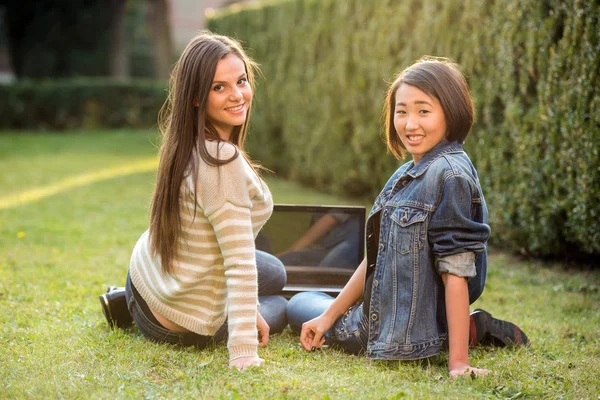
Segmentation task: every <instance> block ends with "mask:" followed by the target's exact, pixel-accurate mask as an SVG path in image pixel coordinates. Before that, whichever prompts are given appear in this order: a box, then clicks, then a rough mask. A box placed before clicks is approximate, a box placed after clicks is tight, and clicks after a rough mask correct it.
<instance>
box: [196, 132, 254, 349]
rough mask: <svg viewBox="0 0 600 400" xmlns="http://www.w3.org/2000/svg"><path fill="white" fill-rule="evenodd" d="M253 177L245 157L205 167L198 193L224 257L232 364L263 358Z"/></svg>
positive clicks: (223, 154)
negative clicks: (258, 322)
mask: <svg viewBox="0 0 600 400" xmlns="http://www.w3.org/2000/svg"><path fill="white" fill-rule="evenodd" d="M233 154H235V148H234V147H233V146H232V145H231V144H229V143H226V144H225V145H224V146H223V147H222V148H221V151H220V154H219V158H222V159H227V158H230V157H231V156H232V155H233ZM251 173H252V171H251V169H250V167H249V166H248V165H247V163H246V161H245V160H244V158H243V157H242V156H241V155H238V156H237V158H236V159H234V160H233V161H231V162H229V163H227V164H224V165H221V166H218V167H217V166H206V167H205V168H202V169H201V170H200V171H199V177H198V179H199V182H198V190H197V192H196V193H197V196H198V201H199V202H200V205H201V207H202V208H203V210H204V214H205V215H206V217H207V219H208V221H209V222H210V224H211V225H212V227H213V230H214V232H215V236H216V240H217V243H218V245H219V249H220V251H221V254H222V256H223V265H224V267H225V281H226V290H227V318H228V329H229V339H228V343H227V348H228V350H229V357H230V359H231V360H233V359H235V358H239V357H250V356H257V355H258V332H257V328H256V313H257V304H258V283H257V269H256V253H255V246H254V234H253V229H252V219H251V207H252V201H251V198H250V182H251V179H252V175H251Z"/></svg>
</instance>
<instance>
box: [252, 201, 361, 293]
mask: <svg viewBox="0 0 600 400" xmlns="http://www.w3.org/2000/svg"><path fill="white" fill-rule="evenodd" d="M365 216H366V208H365V207H361V206H317V205H295V204H276V205H275V206H274V209H273V214H272V215H271V218H269V220H268V221H267V223H266V224H265V226H264V227H263V229H262V230H261V231H260V233H259V234H258V236H257V238H256V241H255V244H256V248H257V249H258V250H262V251H266V252H267V253H270V254H273V255H275V256H277V257H278V258H279V259H280V260H281V261H282V262H283V264H284V265H285V269H286V272H287V284H286V286H285V287H284V288H283V293H282V294H283V296H285V297H288V298H289V297H291V296H293V295H294V294H296V293H299V292H305V291H318V292H325V293H327V294H329V295H332V296H334V297H335V296H337V295H338V294H339V293H340V292H341V290H342V289H343V288H344V285H345V284H346V283H347V282H348V280H349V279H350V277H351V276H352V274H353V273H354V271H355V270H356V268H357V267H358V265H359V264H360V262H361V261H362V259H363V258H364V251H365V242H364V240H365V239H364V229H365Z"/></svg>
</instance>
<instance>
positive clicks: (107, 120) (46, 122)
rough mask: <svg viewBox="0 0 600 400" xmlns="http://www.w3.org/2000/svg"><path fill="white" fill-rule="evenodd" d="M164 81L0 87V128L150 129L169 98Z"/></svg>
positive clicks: (80, 81) (64, 82) (38, 83)
mask: <svg viewBox="0 0 600 400" xmlns="http://www.w3.org/2000/svg"><path fill="white" fill-rule="evenodd" d="M165 88H166V84H165V83H164V82H160V81H143V80H136V81H116V80H110V79H101V78H97V79H92V78H89V79H74V80H47V81H23V82H18V83H14V84H11V85H5V86H0V99H1V100H0V115H2V118H1V119H0V129H48V130H61V129H72V128H98V127H107V128H117V127H147V126H153V125H155V124H156V121H157V115H158V111H159V110H160V107H161V106H162V104H163V102H164V101H165V98H166V91H165Z"/></svg>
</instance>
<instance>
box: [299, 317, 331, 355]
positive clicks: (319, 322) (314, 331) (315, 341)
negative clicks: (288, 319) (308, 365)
mask: <svg viewBox="0 0 600 400" xmlns="http://www.w3.org/2000/svg"><path fill="white" fill-rule="evenodd" d="M333 323H334V320H332V319H331V318H329V317H327V316H326V315H325V314H321V315H319V316H318V317H317V318H313V319H311V320H310V321H306V322H305V323H303V324H302V332H300V344H302V347H304V350H306V351H311V350H314V349H316V348H320V347H321V346H323V343H325V338H324V337H323V335H324V334H325V332H327V331H328V330H329V329H330V328H331V326H332V325H333Z"/></svg>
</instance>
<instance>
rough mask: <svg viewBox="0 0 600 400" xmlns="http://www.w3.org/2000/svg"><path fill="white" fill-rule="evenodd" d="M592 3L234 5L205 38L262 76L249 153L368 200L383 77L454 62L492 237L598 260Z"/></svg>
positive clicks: (376, 181) (294, 0)
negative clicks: (240, 48)
mask: <svg viewBox="0 0 600 400" xmlns="http://www.w3.org/2000/svg"><path fill="white" fill-rule="evenodd" d="M599 8H600V4H599V2H598V1H584V0H564V1H562V0H561V1H559V0H495V1H492V0H486V1H463V0H454V1H448V0H421V1H409V0H407V1H398V0H370V1H364V0H344V1H339V0H320V1H317V0H291V1H285V2H279V3H273V4H271V5H265V6H263V7H254V8H248V9H241V10H240V9H239V8H237V9H232V10H231V11H228V12H225V13H223V14H220V15H217V16H216V17H215V18H213V19H211V20H210V21H209V27H210V29H211V30H213V31H215V32H218V33H222V34H226V35H231V36H234V37H237V38H239V39H241V40H242V41H243V42H245V45H246V47H247V48H248V49H249V51H250V54H251V55H252V56H253V57H254V58H255V59H256V60H257V61H258V62H259V63H260V64H261V65H262V70H263V73H264V76H265V77H266V79H264V80H261V81H260V82H259V87H258V90H257V93H256V102H255V109H254V110H255V111H254V117H253V122H252V124H253V128H252V130H251V135H250V137H249V146H250V153H251V154H252V156H253V157H255V158H256V159H258V160H261V161H262V162H263V163H264V164H265V165H266V166H268V167H269V168H272V169H274V170H275V171H276V172H277V173H278V174H279V175H283V176H288V177H291V178H293V179H297V180H300V181H302V182H308V183H310V184H311V185H313V186H315V187H318V188H321V189H327V190H329V191H333V192H338V193H344V194H351V195H370V196H371V197H374V195H375V194H376V193H377V192H378V191H379V190H380V188H381V187H382V186H383V184H384V182H385V181H386V179H387V178H388V177H389V175H390V174H391V173H392V171H393V170H394V169H395V168H396V167H397V166H398V165H399V162H398V161H395V160H394V159H393V158H392V157H391V156H390V155H386V150H385V146H384V144H383V143H382V139H381V138H382V135H381V133H382V129H381V124H380V121H381V113H382V103H383V97H384V92H385V90H386V88H387V83H386V80H387V81H390V80H392V79H393V77H394V76H395V74H397V73H398V72H400V71H401V70H402V69H403V68H404V67H406V66H407V65H409V64H410V63H411V62H412V61H413V60H416V59H418V58H419V57H421V56H422V55H425V54H427V55H436V56H446V57H450V58H452V59H454V60H456V61H457V62H459V63H460V64H461V65H462V66H463V68H464V70H465V72H466V74H467V76H468V77H469V79H470V84H471V87H472V90H473V95H474V98H475V103H476V107H477V110H478V123H477V124H476V125H475V128H474V131H473V133H472V134H471V136H470V137H469V139H468V141H467V143H466V147H467V150H468V152H469V154H470V156H471V157H472V159H473V161H474V163H475V165H476V167H477V168H478V170H479V172H480V176H481V181H482V185H483V187H484V191H485V193H486V198H487V201H488V204H489V209H490V224H491V226H492V230H493V231H494V234H493V235H492V236H493V237H494V240H495V242H496V243H500V244H503V245H509V246H512V247H513V248H516V249H520V250H522V251H525V252H528V253H533V254H536V255H541V256H556V255H565V254H567V255H569V256H572V257H575V256H576V255H577V254H587V255H590V254H595V255H600V222H599V220H600V157H599V149H600V111H599V110H600V92H599V90H598V87H599V79H600V78H599V76H600V37H599V33H600V22H599V18H600V11H599Z"/></svg>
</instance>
